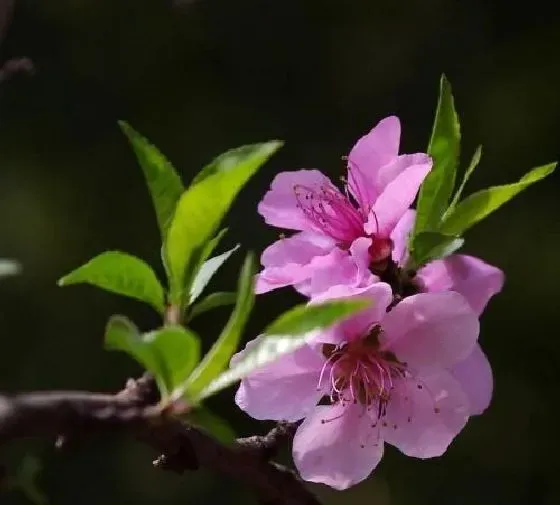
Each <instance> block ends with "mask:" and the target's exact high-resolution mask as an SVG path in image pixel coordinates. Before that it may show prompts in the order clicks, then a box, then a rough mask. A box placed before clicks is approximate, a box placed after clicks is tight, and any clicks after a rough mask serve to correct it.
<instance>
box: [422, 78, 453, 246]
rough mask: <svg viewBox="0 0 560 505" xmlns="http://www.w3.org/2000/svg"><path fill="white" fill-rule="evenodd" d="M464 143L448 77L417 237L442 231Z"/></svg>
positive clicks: (436, 122)
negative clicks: (421, 234)
mask: <svg viewBox="0 0 560 505" xmlns="http://www.w3.org/2000/svg"><path fill="white" fill-rule="evenodd" d="M460 143H461V131H460V126H459V117H458V116H457V113H456V112H455V105H454V103H453V94H452V92H451V85H450V84H449V82H448V81H447V79H446V77H445V75H442V77H441V81H440V91H439V101H438V105H437V109H436V117H435V120H434V126H433V130H432V136H431V138H430V144H429V146H428V154H429V155H430V156H431V157H432V159H433V161H434V165H433V168H432V170H431V171H430V173H429V174H428V175H427V177H426V179H425V180H424V182H423V183H422V186H421V187H420V193H419V195H418V204H417V205H416V222H415V228H414V235H416V234H418V233H420V232H421V231H424V230H435V229H437V228H438V224H439V222H440V220H441V217H442V216H443V213H444V212H445V209H446V208H447V204H448V202H449V198H450V197H451V193H452V191H453V187H454V185H455V176H456V172H457V164H458V162H459V147H460Z"/></svg>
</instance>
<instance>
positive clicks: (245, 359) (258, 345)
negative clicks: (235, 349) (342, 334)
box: [197, 300, 368, 401]
mask: <svg viewBox="0 0 560 505" xmlns="http://www.w3.org/2000/svg"><path fill="white" fill-rule="evenodd" d="M367 305H368V302H367V301H365V300H334V301H330V302H326V303H323V304H317V305H301V306H297V307H295V308H293V309H291V310H289V311H288V312H286V313H284V314H282V315H281V316H280V317H279V318H278V319H276V321H274V322H273V323H272V324H271V325H270V326H268V328H267V329H266V330H265V333H264V334H263V335H261V336H260V337H258V338H257V339H255V340H254V341H253V345H251V346H247V347H246V348H245V352H244V353H243V355H242V356H240V357H238V358H237V359H236V360H235V362H233V363H231V365H230V368H229V369H228V370H226V371H225V372H224V373H222V374H221V375H219V376H218V377H216V378H215V379H214V380H213V381H212V382H211V383H210V384H209V385H208V386H207V387H206V388H204V390H203V391H202V392H201V393H200V395H199V396H198V398H197V400H198V401H200V400H203V399H204V398H207V397H209V396H211V395H213V394H215V393H217V392H218V391H221V390H222V389H224V388H226V387H228V386H231V385H232V384H233V383H235V382H237V381H238V380H241V379H243V378H244V377H246V376H247V375H248V374H250V373H251V372H252V371H253V370H256V369H257V368H261V367H263V366H265V365H267V364H268V363H271V362H273V361H275V360H276V359H278V358H279V357H280V356H283V355H284V354H287V353H290V352H293V351H295V350H296V349H298V348H299V347H301V346H302V345H304V344H305V343H306V342H307V340H308V339H309V332H311V331H313V330H319V329H322V328H326V327H328V326H330V325H332V324H334V323H335V322H337V321H339V320H341V319H344V318H345V317H348V316H350V315H352V314H353V313H355V312H358V311H360V310H363V309H364V308H365V307H366V306H367Z"/></svg>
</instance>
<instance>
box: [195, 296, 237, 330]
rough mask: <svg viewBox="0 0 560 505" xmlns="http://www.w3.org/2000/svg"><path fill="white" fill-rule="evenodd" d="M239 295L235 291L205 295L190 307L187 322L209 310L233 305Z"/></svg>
mask: <svg viewBox="0 0 560 505" xmlns="http://www.w3.org/2000/svg"><path fill="white" fill-rule="evenodd" d="M236 297H237V295H236V294H235V293H233V292H218V293H212V294H209V295H208V296H206V297H204V298H203V299H202V300H200V302H198V303H195V304H194V305H193V306H191V307H189V312H188V315H187V323H188V322H189V321H192V320H193V319H194V318H195V317H196V316H199V315H200V314H203V313H204V312H208V311H209V310H213V309H217V308H218V307H224V306H225V305H233V304H234V303H235V300H236Z"/></svg>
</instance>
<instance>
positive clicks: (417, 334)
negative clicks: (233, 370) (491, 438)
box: [234, 282, 491, 489]
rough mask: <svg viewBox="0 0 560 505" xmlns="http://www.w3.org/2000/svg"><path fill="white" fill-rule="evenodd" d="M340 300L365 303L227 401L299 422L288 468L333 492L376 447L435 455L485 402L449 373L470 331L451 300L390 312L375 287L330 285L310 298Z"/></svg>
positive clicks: (355, 475)
mask: <svg viewBox="0 0 560 505" xmlns="http://www.w3.org/2000/svg"><path fill="white" fill-rule="evenodd" d="M348 296H353V297H356V296H359V297H368V298H371V299H372V300H373V303H372V305H371V306H370V307H369V308H368V309H366V310H365V311H363V312H361V313H359V314H357V315H356V316H353V317H351V318H349V319H347V320H345V321H343V322H341V323H339V324H337V325H335V326H334V327H332V328H330V329H328V330H326V331H322V332H316V333H314V334H312V335H310V337H309V345H307V346H305V347H303V348H300V349H299V350H298V351H296V352H294V353H292V354H290V355H287V356H284V357H282V358H280V359H278V360H277V361H275V362H274V363H272V364H271V365H268V366H266V367H263V368H262V369H259V370H257V371H255V372H254V373H253V374H251V375H250V376H249V377H248V378H246V379H245V380H243V381H242V383H241V385H240V387H239V390H238V391H237V394H236V402H237V404H238V406H239V407H240V408H241V409H243V410H244V411H246V412H247V413H248V414H249V415H251V416H252V417H254V418H256V419H275V420H288V421H296V420H299V419H304V421H303V423H302V424H301V425H300V426H299V427H298V429H297V432H296V435H295V438H294V445H293V456H294V461H295V464H296V466H297V468H298V470H299V472H300V474H301V476H302V477H303V478H304V479H305V480H308V481H311V482H321V483H324V484H328V485H330V486H332V487H334V488H336V489H345V488H348V487H349V486H352V485H354V484H356V483H358V482H360V481H362V480H363V479H365V478H366V477H367V476H368V475H369V474H370V473H371V472H372V470H373V469H374V468H375V467H376V466H377V464H378V463H379V461H380V460H381V457H382V455H383V447H384V443H385V442H387V443H389V444H391V445H394V446H396V447H397V448H399V449H400V450H401V451H402V452H403V453H404V454H406V455H409V456H413V457H418V458H430V457H434V456H439V455H441V454H443V453H444V452H445V450H446V449H447V447H448V446H449V444H450V443H451V442H452V440H453V438H454V437H455V436H456V435H457V434H458V433H459V432H460V431H461V430H462V428H463V427H464V426H465V424H466V422H467V420H468V418H469V416H470V415H471V414H472V413H473V408H474V409H475V410H476V408H478V405H476V402H477V398H478V397H481V398H482V399H483V400H484V399H485V397H486V396H487V395H488V392H487V391H486V390H485V389H484V388H487V387H490V389H491V383H490V384H488V383H484V382H481V381H479V382H478V385H477V387H478V390H475V388H472V387H471V389H470V391H468V392H467V389H468V388H469V387H470V385H469V384H467V383H466V382H469V381H471V377H470V373H469V371H467V373H466V376H462V375H461V374H460V373H459V374H456V375H453V374H452V373H450V372H449V369H450V368H452V367H453V366H454V365H455V364H456V363H460V362H462V361H464V360H465V358H467V357H468V356H470V355H471V354H472V353H473V350H474V349H475V348H476V341H477V338H478V331H479V324H478V317H477V314H476V313H475V312H474V311H473V310H472V308H471V307H470V306H469V304H468V303H467V301H466V300H465V299H464V298H463V297H462V296H461V295H460V294H458V293H455V292H441V293H421V294H417V295H413V296H410V297H408V298H405V299H404V300H403V301H401V302H400V303H399V304H397V305H396V306H395V307H394V308H393V309H391V310H390V312H386V310H387V307H388V306H389V304H390V302H391V300H392V292H391V288H390V286H389V285H388V284H385V283H383V282H378V283H375V284H372V285H370V286H368V287H365V288H352V287H349V286H335V287H333V288H331V289H330V290H328V291H327V292H326V293H325V294H324V296H322V297H321V298H320V299H323V300H324V299H327V298H341V297H348ZM320 299H319V298H317V299H316V300H314V302H313V303H315V302H316V301H319V300H320ZM251 345H252V344H251V343H249V344H248V347H250V346H251ZM243 352H245V351H241V353H239V354H238V356H239V355H240V354H242V353H243ZM234 359H237V358H235V357H234ZM470 394H473V395H474V396H473V397H472V398H471V396H470ZM472 402H474V403H472Z"/></svg>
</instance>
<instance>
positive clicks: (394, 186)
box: [364, 160, 432, 237]
mask: <svg viewBox="0 0 560 505" xmlns="http://www.w3.org/2000/svg"><path fill="white" fill-rule="evenodd" d="M431 168H432V163H431V160H429V162H426V163H421V164H418V165H411V166H409V167H408V168H407V169H406V170H405V171H404V172H401V173H400V174H399V175H398V176H397V177H396V178H395V179H394V180H393V181H392V182H390V183H389V184H388V185H387V187H386V188H385V189H384V190H383V192H382V193H381V194H380V195H379V198H377V200H376V201H375V204H374V205H373V207H372V209H371V212H370V215H369V217H368V222H367V223H366V225H365V226H364V229H365V230H366V231H367V232H368V233H378V234H381V235H382V236H385V237H388V236H390V234H391V232H392V231H393V228H395V226H396V225H397V223H398V222H399V220H400V219H401V218H402V217H403V215H404V214H405V212H406V211H407V210H408V208H409V207H410V206H411V205H412V202H413V201H414V199H415V198H416V194H417V193H418V188H419V187H420V185H421V184H422V181H423V180H424V178H425V177H426V175H428V172H429V171H430V169H431Z"/></svg>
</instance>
